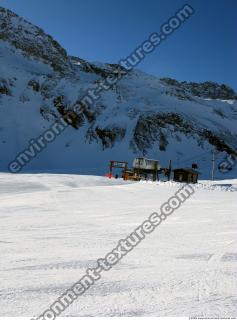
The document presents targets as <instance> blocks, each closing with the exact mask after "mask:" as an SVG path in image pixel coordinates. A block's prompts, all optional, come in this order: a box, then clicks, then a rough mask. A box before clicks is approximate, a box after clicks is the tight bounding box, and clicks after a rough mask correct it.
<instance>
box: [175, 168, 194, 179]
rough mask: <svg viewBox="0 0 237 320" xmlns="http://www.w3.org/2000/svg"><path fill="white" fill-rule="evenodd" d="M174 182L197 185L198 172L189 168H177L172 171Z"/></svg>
mask: <svg viewBox="0 0 237 320" xmlns="http://www.w3.org/2000/svg"><path fill="white" fill-rule="evenodd" d="M173 172H174V178H173V180H174V181H177V182H187V183H197V181H198V174H199V172H198V171H196V170H193V169H189V168H179V169H174V170H173Z"/></svg>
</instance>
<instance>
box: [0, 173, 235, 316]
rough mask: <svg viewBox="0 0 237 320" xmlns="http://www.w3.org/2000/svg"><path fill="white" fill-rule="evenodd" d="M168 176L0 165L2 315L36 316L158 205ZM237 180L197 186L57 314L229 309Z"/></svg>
mask: <svg viewBox="0 0 237 320" xmlns="http://www.w3.org/2000/svg"><path fill="white" fill-rule="evenodd" d="M178 188H179V184H176V183H173V182H167V183H164V182H159V183H152V182H150V183H148V182H140V183H139V182H138V183H133V182H124V181H122V180H115V179H114V180H109V179H107V178H104V177H96V176H78V175H63V174H61V175H58V174H34V175H31V174H18V175H10V174H7V173H1V174H0V202H1V207H0V234H1V239H0V252H1V260H0V279H1V289H0V316H38V315H40V314H41V313H42V312H43V311H44V310H45V309H46V308H48V306H49V304H51V303H53V302H54V300H55V299H56V298H57V297H58V296H59V295H60V294H62V293H63V292H64V290H66V289H68V288H69V287H70V286H71V285H72V284H73V283H74V282H75V281H77V280H78V279H79V278H80V277H81V276H83V275H84V273H85V270H86V269H87V268H88V267H89V266H93V265H94V264H95V261H96V260H97V259H98V258H100V257H104V256H105V255H106V254H107V253H108V252H109V251H111V249H113V247H115V246H116V244H117V242H118V240H119V239H121V238H125V237H126V236H127V235H129V234H130V233H131V232H132V231H133V229H134V228H135V227H136V226H137V225H139V224H140V223H142V222H143V220H145V219H146V218H147V216H148V215H149V214H150V213H152V212H154V211H158V210H159V207H160V205H161V204H162V203H163V202H165V201H167V199H168V198H169V197H170V196H172V195H173V194H174V193H175V192H176V191H177V190H178ZM236 190H237V180H226V181H225V180H223V181H214V182H210V181H209V182H208V181H201V183H199V184H198V185H196V186H195V194H194V195H193V196H192V197H191V198H189V199H188V200H187V201H186V202H185V203H184V204H183V205H182V206H181V207H180V208H179V209H178V210H177V211H176V212H175V213H174V214H172V215H171V216H170V217H169V218H168V219H167V220H166V221H165V222H163V223H162V224H161V225H160V226H158V227H157V229H156V230H155V231H154V232H153V233H152V234H150V235H149V236H147V238H146V239H145V240H144V241H143V242H142V243H140V245H139V246H138V247H136V248H135V249H134V250H133V251H132V252H130V253H129V254H128V255H127V256H126V257H124V258H123V260H122V261H121V262H120V263H118V264H117V265H115V266H114V267H113V268H112V269H111V270H110V271H108V272H103V273H102V278H101V280H99V281H98V282H97V283H96V284H95V285H94V286H93V287H91V288H90V289H89V290H88V291H87V292H86V293H85V294H84V295H83V296H81V297H80V299H78V300H77V301H75V302H74V303H73V305H71V306H70V308H68V309H67V310H66V311H65V312H64V313H63V315H64V316H69V315H70V316H205V317H207V316H208V317H210V316H212V317H220V316H222V317H224V316H236V314H237V312H236V311H237V281H236V280H237V272H236V271H237V246H236V245H237V233H236V227H237V215H236V212H237V211H236V207H237V205H236Z"/></svg>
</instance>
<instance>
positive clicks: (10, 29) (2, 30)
mask: <svg viewBox="0 0 237 320" xmlns="http://www.w3.org/2000/svg"><path fill="white" fill-rule="evenodd" d="M0 39H1V40H4V41H7V42H9V43H11V44H12V45H13V46H14V47H16V48H18V49H21V50H22V51H23V52H24V53H25V54H26V55H27V56H31V57H35V58H37V59H42V60H43V61H45V62H46V63H48V64H50V65H51V66H52V67H53V68H54V70H55V71H63V70H64V71H65V70H66V69H67V68H68V67H69V66H70V63H69V61H68V58H67V52H66V50H65V49H63V48H62V47H61V46H60V45H59V43H58V42H57V41H55V40H54V39H53V38H52V37H51V36H50V35H47V34H46V33H45V32H44V31H43V30H42V29H41V28H38V27H36V26H34V25H33V24H31V23H30V22H28V21H26V20H25V19H23V18H21V17H19V16H18V15H17V14H15V13H13V12H12V11H10V10H7V9H4V8H2V7H0Z"/></svg>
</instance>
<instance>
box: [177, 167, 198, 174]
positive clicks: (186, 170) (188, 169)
mask: <svg viewBox="0 0 237 320" xmlns="http://www.w3.org/2000/svg"><path fill="white" fill-rule="evenodd" d="M173 171H180V172H189V173H195V174H199V173H200V172H199V171H196V170H193V169H190V168H178V169H174V170H173Z"/></svg>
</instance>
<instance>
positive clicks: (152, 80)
mask: <svg viewBox="0 0 237 320" xmlns="http://www.w3.org/2000/svg"><path fill="white" fill-rule="evenodd" d="M118 67H119V66H118V65H116V64H99V63H90V62H87V61H85V60H83V59H81V58H78V57H72V56H69V55H68V54H67V52H66V50H65V49H64V48H62V47H61V46H60V45H59V44H58V43H57V42H56V41H55V40H54V39H53V38H52V37H51V36H49V35H47V34H46V33H45V32H44V31H43V30H42V29H40V28H38V27H36V26H34V25H32V24H31V23H29V22H27V21H26V20H24V19H23V18H21V17H19V16H18V15H16V14H15V13H13V12H11V11H9V10H7V9H4V8H0V151H1V156H0V170H2V171H7V170H8V164H9V162H10V161H12V160H14V159H15V157H16V155H17V154H19V153H20V152H21V151H23V150H24V149H25V148H27V146H28V145H29V141H31V140H32V139H36V138H37V137H39V136H40V135H42V134H43V132H44V131H45V130H47V128H49V127H50V125H52V124H53V123H54V122H55V121H59V119H60V118H61V117H63V118H64V120H65V121H66V122H67V123H69V124H70V125H69V126H68V128H67V129H66V130H65V131H64V132H62V133H61V135H60V136H58V137H57V138H56V139H55V141H53V142H52V143H49V144H48V145H47V148H45V149H44V150H43V151H42V152H41V153H39V154H38V155H37V157H35V158H34V159H32V160H31V161H30V162H29V163H28V164H27V165H26V166H25V167H24V168H23V171H50V170H53V171H58V172H62V171H67V172H69V171H77V172H80V173H87V174H91V173H93V174H103V173H105V172H106V171H107V166H108V161H109V160H111V159H114V160H126V161H129V162H130V163H131V161H132V159H133V158H134V157H135V156H141V155H146V156H147V157H149V158H157V159H160V161H161V165H162V166H163V167H165V166H167V163H168V160H169V159H172V160H173V166H174V167H178V166H190V165H191V164H192V163H193V162H195V163H198V165H199V170H200V172H201V173H202V177H205V178H208V177H209V176H210V168H211V157H212V155H211V151H212V150H215V151H216V159H217V161H216V164H217V165H218V162H219V161H220V160H221V159H223V158H224V156H225V155H226V154H232V155H234V154H236V153H235V150H236V144H237V126H236V124H237V94H236V93H235V92H234V90H232V89H231V88H229V87H228V86H226V85H219V84H217V83H213V82H205V83H201V84H198V83H187V82H178V81H176V80H173V79H169V78H163V79H157V78H156V77H154V76H151V75H148V74H146V73H144V72H142V71H139V70H133V71H131V72H129V73H127V74H126V75H124V76H123V77H122V79H121V80H119V81H118V82H117V83H116V84H115V85H113V86H111V88H110V89H109V90H104V91H102V92H101V97H100V99H98V100H96V102H95V103H94V104H93V106H89V107H85V106H84V107H83V108H82V107H80V108H78V106H81V105H80V100H81V99H82V98H83V96H84V95H85V93H86V91H87V90H88V88H94V87H95V86H96V85H97V84H98V83H99V82H100V81H102V80H103V79H105V78H106V77H107V76H108V75H110V74H111V75H113V76H114V75H116V74H117V71H118ZM120 71H121V70H120ZM72 120H73V121H72ZM227 176H228V177H230V176H236V170H235V169H233V170H232V171H230V172H229V173H228V174H227ZM227 176H225V177H227ZM216 177H219V178H220V177H223V174H221V173H219V172H218V170H216Z"/></svg>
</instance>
